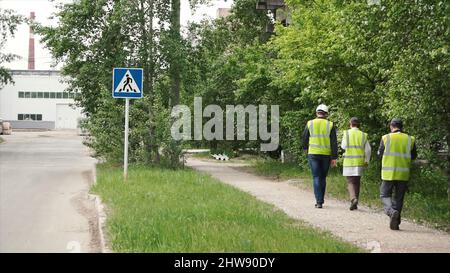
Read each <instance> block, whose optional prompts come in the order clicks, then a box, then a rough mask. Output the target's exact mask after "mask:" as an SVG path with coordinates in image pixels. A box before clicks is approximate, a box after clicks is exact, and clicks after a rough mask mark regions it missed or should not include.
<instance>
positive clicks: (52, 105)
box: [0, 70, 82, 129]
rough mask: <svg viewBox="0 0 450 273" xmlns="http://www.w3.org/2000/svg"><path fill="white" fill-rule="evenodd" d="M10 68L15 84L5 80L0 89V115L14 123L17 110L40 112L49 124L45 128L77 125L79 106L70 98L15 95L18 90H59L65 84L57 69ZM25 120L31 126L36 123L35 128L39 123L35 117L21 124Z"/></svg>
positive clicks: (79, 116)
mask: <svg viewBox="0 0 450 273" xmlns="http://www.w3.org/2000/svg"><path fill="white" fill-rule="evenodd" d="M12 72H13V79H14V82H15V84H14V85H12V84H8V85H5V86H4V87H3V88H2V89H0V118H1V119H3V120H8V121H12V122H13V124H14V123H16V124H18V123H17V122H14V121H17V120H18V114H42V121H43V122H47V123H46V124H53V128H48V129H54V128H57V129H58V128H70V129H75V128H77V123H78V119H80V118H81V117H82V114H81V109H80V108H79V107H75V106H74V105H73V104H74V100H73V99H69V98H66V99H63V98H61V99H57V98H19V92H55V93H56V92H63V91H64V90H65V89H66V87H67V84H65V83H63V82H61V79H62V77H61V76H60V75H59V73H58V72H57V71H39V70H34V71H33V70H15V71H12ZM57 114H58V116H57ZM43 122H41V123H43ZM49 122H50V123H49ZM19 123H20V121H19ZM25 123H26V124H31V126H33V124H36V128H40V126H41V125H39V122H38V121H28V122H22V124H25ZM20 126H22V125H20ZM27 126H28V125H27ZM46 126H48V125H46ZM16 127H17V126H16ZM28 127H29V126H28ZM49 127H52V126H51V125H50V126H49Z"/></svg>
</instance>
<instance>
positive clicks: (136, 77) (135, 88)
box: [112, 68, 144, 99]
mask: <svg viewBox="0 0 450 273" xmlns="http://www.w3.org/2000/svg"><path fill="white" fill-rule="evenodd" d="M143 79H144V77H143V69H142V68H114V70H113V90H112V92H113V97H114V98H129V99H140V98H142V83H143Z"/></svg>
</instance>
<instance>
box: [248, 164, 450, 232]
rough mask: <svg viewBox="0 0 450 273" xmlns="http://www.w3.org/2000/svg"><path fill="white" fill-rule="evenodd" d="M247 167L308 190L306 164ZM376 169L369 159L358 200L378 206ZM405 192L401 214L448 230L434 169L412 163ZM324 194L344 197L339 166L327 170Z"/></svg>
mask: <svg viewBox="0 0 450 273" xmlns="http://www.w3.org/2000/svg"><path fill="white" fill-rule="evenodd" d="M250 170H251V171H252V172H254V173H256V174H259V175H262V176H267V177H271V178H275V179H279V180H287V179H294V178H296V179H303V180H304V182H303V183H301V184H300V186H301V187H304V188H307V189H310V190H312V179H311V174H310V170H309V169H308V168H307V167H303V168H302V167H300V166H298V165H295V164H288V163H286V164H283V163H281V162H279V161H276V160H258V161H253V164H252V167H251V168H250ZM380 184H381V179H380V170H379V163H378V161H373V162H372V165H371V167H370V168H369V169H368V170H367V171H366V173H365V174H364V175H363V177H362V180H361V192H360V203H361V204H363V205H366V206H369V207H372V208H377V209H381V208H382V204H381V201H380V198H379V193H380V190H379V188H380ZM408 185H409V192H408V193H407V194H406V197H405V204H404V208H403V212H402V217H405V218H408V219H413V220H415V221H417V222H420V223H426V224H428V225H430V226H433V227H435V228H438V229H441V230H444V231H447V232H450V202H449V201H448V199H447V178H446V176H445V175H444V174H442V173H439V172H438V171H430V170H429V169H426V168H423V167H417V166H415V167H414V168H413V171H412V174H411V180H410V181H409V182H408ZM327 196H328V197H334V198H337V199H341V200H348V199H349V197H348V192H347V180H346V178H345V177H344V176H342V168H341V167H338V168H333V169H331V170H330V173H329V176H328V179H327Z"/></svg>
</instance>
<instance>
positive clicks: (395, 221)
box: [389, 210, 400, 230]
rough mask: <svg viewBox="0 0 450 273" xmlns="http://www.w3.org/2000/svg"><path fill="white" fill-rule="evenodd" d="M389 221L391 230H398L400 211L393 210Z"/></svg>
mask: <svg viewBox="0 0 450 273" xmlns="http://www.w3.org/2000/svg"><path fill="white" fill-rule="evenodd" d="M390 217H391V221H390V223H389V227H390V228H391V229H392V230H399V229H400V228H399V225H400V213H399V212H398V211H396V210H394V211H393V212H392V213H391V215H390Z"/></svg>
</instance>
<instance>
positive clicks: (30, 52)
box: [28, 11, 35, 70]
mask: <svg viewBox="0 0 450 273" xmlns="http://www.w3.org/2000/svg"><path fill="white" fill-rule="evenodd" d="M34 18H35V16H34V11H32V12H30V22H33V21H34ZM28 69H29V70H34V33H33V30H32V29H31V26H30V38H29V40H28Z"/></svg>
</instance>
